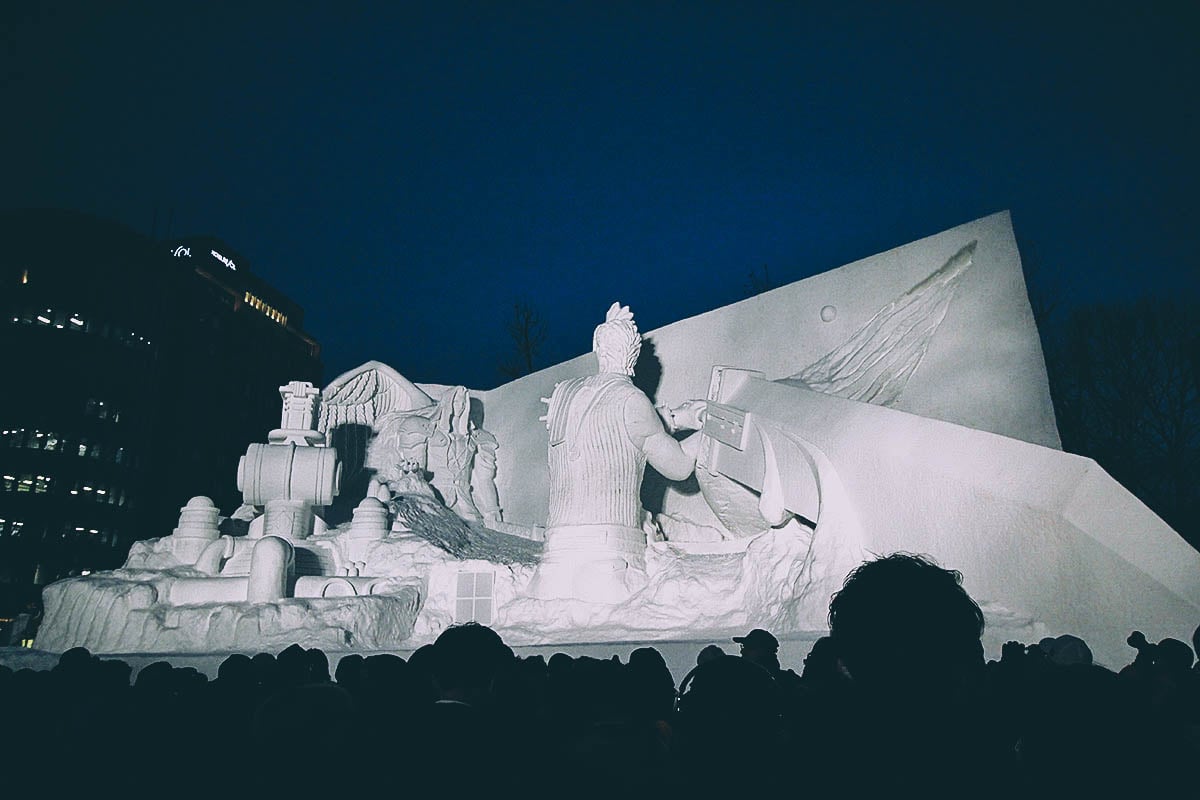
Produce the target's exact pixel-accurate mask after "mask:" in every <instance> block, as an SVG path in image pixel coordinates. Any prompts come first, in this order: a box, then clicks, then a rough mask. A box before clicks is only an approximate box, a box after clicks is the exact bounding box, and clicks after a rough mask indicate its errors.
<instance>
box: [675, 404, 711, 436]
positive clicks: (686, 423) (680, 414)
mask: <svg viewBox="0 0 1200 800" xmlns="http://www.w3.org/2000/svg"><path fill="white" fill-rule="evenodd" d="M707 413H708V403H706V402H705V401H703V400H688V401H687V402H686V403H683V404H682V405H679V406H676V407H675V408H673V409H671V419H672V421H673V423H674V425H673V428H672V430H676V431H678V430H688V431H695V430H699V429H700V428H702V427H704V417H705V415H706V414H707Z"/></svg>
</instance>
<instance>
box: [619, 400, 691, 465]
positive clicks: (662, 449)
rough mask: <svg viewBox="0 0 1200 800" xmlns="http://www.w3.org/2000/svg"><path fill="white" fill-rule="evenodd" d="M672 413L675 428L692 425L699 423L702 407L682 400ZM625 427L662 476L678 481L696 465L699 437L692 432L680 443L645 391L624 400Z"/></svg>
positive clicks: (635, 443)
mask: <svg viewBox="0 0 1200 800" xmlns="http://www.w3.org/2000/svg"><path fill="white" fill-rule="evenodd" d="M675 415H676V416H675V419H676V425H677V426H678V428H688V427H693V424H692V423H693V422H694V423H695V426H697V427H698V426H699V422H700V419H699V418H700V417H701V416H702V409H697V408H696V407H695V406H693V405H690V404H686V403H685V404H684V405H683V406H680V407H679V408H678V409H675ZM625 430H626V431H627V432H628V433H629V437H630V439H631V440H632V441H633V443H634V445H636V446H638V447H640V448H641V449H642V452H643V453H645V454H646V460H647V461H648V462H650V466H652V467H654V468H655V469H656V470H658V471H659V472H661V473H662V474H663V476H664V477H666V478H669V479H670V480H673V481H681V480H684V479H685V478H687V477H688V476H689V475H691V474H692V471H693V470H694V469H695V468H696V453H697V447H698V444H699V437H698V436H692V437H690V438H689V439H687V440H685V442H684V444H683V445H680V443H679V442H677V441H676V440H675V438H674V437H673V436H671V434H670V433H668V432H667V429H666V428H665V427H663V422H662V420H661V419H659V416H658V413H657V412H656V411H655V410H654V406H652V405H651V404H650V401H649V399H647V398H646V396H645V395H641V396H635V397H632V398H630V400H629V402H627V403H626V404H625ZM693 440H694V441H693Z"/></svg>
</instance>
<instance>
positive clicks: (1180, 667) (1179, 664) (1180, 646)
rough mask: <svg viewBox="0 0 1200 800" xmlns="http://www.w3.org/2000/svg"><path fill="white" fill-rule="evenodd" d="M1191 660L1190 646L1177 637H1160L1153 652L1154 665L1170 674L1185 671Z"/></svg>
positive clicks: (1190, 666) (1189, 667) (1189, 666)
mask: <svg viewBox="0 0 1200 800" xmlns="http://www.w3.org/2000/svg"><path fill="white" fill-rule="evenodd" d="M1192 660H1193V657H1192V648H1190V647H1188V646H1187V645H1186V644H1184V643H1183V642H1181V641H1179V640H1178V639H1161V640H1160V641H1159V643H1158V647H1157V648H1156V652H1155V654H1154V663H1155V665H1156V666H1158V667H1160V668H1161V669H1162V670H1163V671H1164V672H1166V673H1168V674H1171V675H1178V674H1181V673H1184V672H1187V671H1188V670H1189V669H1191V668H1192Z"/></svg>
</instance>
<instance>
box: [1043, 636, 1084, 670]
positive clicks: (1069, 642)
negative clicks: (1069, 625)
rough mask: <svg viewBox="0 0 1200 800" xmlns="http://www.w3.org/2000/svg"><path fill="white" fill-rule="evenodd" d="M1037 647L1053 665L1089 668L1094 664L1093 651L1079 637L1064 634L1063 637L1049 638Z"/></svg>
mask: <svg viewBox="0 0 1200 800" xmlns="http://www.w3.org/2000/svg"><path fill="white" fill-rule="evenodd" d="M1037 646H1038V647H1039V648H1040V649H1041V651H1042V652H1043V653H1045V654H1046V658H1048V659H1049V660H1050V662H1051V663H1053V664H1055V665H1057V666H1060V667H1069V666H1074V665H1083V666H1088V665H1089V664H1091V663H1092V650H1091V648H1089V647H1088V646H1087V642H1085V641H1083V639H1080V638H1079V637H1078V636H1072V635H1071V634H1069V633H1064V634H1063V635H1062V636H1047V637H1046V638H1044V639H1042V640H1041V641H1040V642H1038V644H1037Z"/></svg>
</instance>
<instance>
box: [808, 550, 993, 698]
mask: <svg viewBox="0 0 1200 800" xmlns="http://www.w3.org/2000/svg"><path fill="white" fill-rule="evenodd" d="M829 631H830V637H831V638H832V639H833V641H834V644H835V645H836V647H837V652H838V655H839V657H840V658H841V660H842V663H843V665H844V666H845V667H846V669H847V671H848V672H849V673H850V676H851V677H852V678H853V679H854V681H855V683H856V684H857V685H858V686H860V687H861V688H862V689H864V690H866V691H868V692H872V693H877V694H878V693H882V694H889V695H892V696H896V693H897V692H898V691H901V690H902V687H907V688H909V689H911V688H931V687H945V688H948V683H947V682H948V681H953V680H954V679H957V678H966V677H968V676H970V675H973V674H975V673H976V672H978V670H980V669H982V668H983V666H984V661H983V645H982V644H981V643H980V636H982V634H983V612H982V611H980V609H979V606H978V605H977V604H976V603H975V601H974V600H972V599H971V596H970V595H968V594H967V592H966V591H965V590H964V589H963V587H962V576H961V575H960V574H959V573H958V572H955V571H953V570H948V569H943V568H942V567H939V566H938V565H937V564H934V563H933V562H932V561H930V560H928V559H926V558H924V557H921V556H915V555H910V554H907V553H895V554H893V555H890V556H886V557H884V558H880V559H877V560H875V561H868V562H866V563H864V564H861V565H860V566H858V567H857V568H856V569H855V570H854V571H853V572H851V573H850V575H849V576H848V577H847V578H846V582H845V584H844V585H843V586H842V589H841V590H840V591H838V592H837V593H835V594H834V596H833V600H832V601H831V602H830V604H829Z"/></svg>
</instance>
